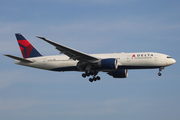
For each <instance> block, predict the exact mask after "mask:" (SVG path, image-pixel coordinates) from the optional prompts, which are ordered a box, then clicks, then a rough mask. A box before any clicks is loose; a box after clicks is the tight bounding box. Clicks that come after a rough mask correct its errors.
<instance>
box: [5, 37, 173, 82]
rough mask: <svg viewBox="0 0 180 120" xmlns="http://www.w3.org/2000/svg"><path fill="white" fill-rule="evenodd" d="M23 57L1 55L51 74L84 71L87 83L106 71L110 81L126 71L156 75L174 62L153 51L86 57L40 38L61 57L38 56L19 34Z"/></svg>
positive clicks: (164, 55) (122, 76)
mask: <svg viewBox="0 0 180 120" xmlns="http://www.w3.org/2000/svg"><path fill="white" fill-rule="evenodd" d="M15 36H16V38H17V41H18V44H19V47H20V50H21V53H22V56H23V58H21V57H17V56H13V55H9V54H4V55H5V56H7V57H10V58H13V59H15V62H14V63H15V64H18V65H23V66H28V67H33V68H39V69H44V70H51V71H59V72H64V71H79V72H83V74H82V77H84V78H85V77H89V76H92V77H90V78H89V81H90V82H93V81H97V80H100V79H101V78H100V77H99V76H97V75H98V73H99V72H106V73H107V74H109V75H110V76H112V77H113V78H127V77H128V70H129V69H155V68H158V69H159V72H158V75H159V76H161V71H162V70H163V69H164V68H165V67H167V66H170V65H172V64H174V63H175V62H176V60H175V59H173V58H172V57H170V56H169V55H166V54H161V53H155V52H140V53H124V52H121V53H112V54H86V53H83V52H80V51H77V50H75V49H72V48H69V47H66V46H64V45H61V44H58V43H56V42H53V41H51V40H48V39H46V38H44V37H39V36H37V38H40V39H42V40H44V41H46V42H47V43H49V44H51V45H53V46H54V47H55V48H56V49H57V50H59V51H60V54H65V55H55V56H43V55H41V54H40V53H39V52H38V51H37V50H36V49H35V48H34V47H33V46H32V45H31V43H30V42H29V41H28V40H27V39H26V38H25V37H24V36H23V35H22V34H20V33H17V34H15Z"/></svg>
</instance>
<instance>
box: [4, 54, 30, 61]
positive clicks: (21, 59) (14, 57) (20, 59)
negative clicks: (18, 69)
mask: <svg viewBox="0 0 180 120" xmlns="http://www.w3.org/2000/svg"><path fill="white" fill-rule="evenodd" d="M4 55H5V56H7V57H10V58H13V59H16V60H19V61H22V62H25V63H33V62H32V61H30V60H26V59H24V58H20V57H16V56H13V55H8V54H4Z"/></svg>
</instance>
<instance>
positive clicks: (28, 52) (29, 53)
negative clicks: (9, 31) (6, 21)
mask: <svg viewBox="0 0 180 120" xmlns="http://www.w3.org/2000/svg"><path fill="white" fill-rule="evenodd" d="M15 35H16V38H17V41H18V44H19V47H20V50H21V53H22V55H23V58H31V57H39V56H42V55H41V54H40V53H39V52H38V51H37V50H36V49H35V48H34V47H33V46H32V45H31V43H29V41H28V40H26V39H25V38H24V37H23V36H22V35H21V34H20V33H17V34H15Z"/></svg>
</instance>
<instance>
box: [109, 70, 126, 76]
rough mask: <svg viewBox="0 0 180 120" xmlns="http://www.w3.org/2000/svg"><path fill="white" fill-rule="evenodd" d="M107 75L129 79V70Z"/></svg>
mask: <svg viewBox="0 0 180 120" xmlns="http://www.w3.org/2000/svg"><path fill="white" fill-rule="evenodd" d="M107 74H109V75H110V76H113V78H127V77H128V70H127V69H123V70H117V71H112V72H108V73H107Z"/></svg>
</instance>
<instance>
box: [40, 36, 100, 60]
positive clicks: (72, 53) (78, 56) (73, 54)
mask: <svg viewBox="0 0 180 120" xmlns="http://www.w3.org/2000/svg"><path fill="white" fill-rule="evenodd" d="M37 37H38V38H40V39H42V40H44V41H46V42H48V43H49V44H51V45H53V46H55V47H56V49H57V50H59V51H60V52H61V53H64V54H65V55H67V56H68V57H70V59H73V60H79V61H83V62H88V63H96V62H98V61H99V60H100V59H99V58H96V57H93V56H90V55H88V54H86V53H82V52H80V51H77V50H74V49H72V48H69V47H66V46H64V45H61V44H58V43H56V42H53V41H50V40H47V39H46V38H44V37H39V36H37Z"/></svg>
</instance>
